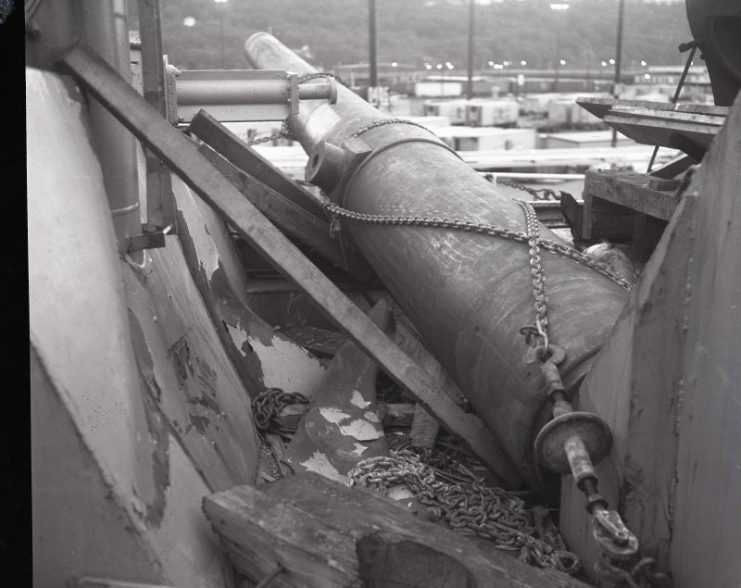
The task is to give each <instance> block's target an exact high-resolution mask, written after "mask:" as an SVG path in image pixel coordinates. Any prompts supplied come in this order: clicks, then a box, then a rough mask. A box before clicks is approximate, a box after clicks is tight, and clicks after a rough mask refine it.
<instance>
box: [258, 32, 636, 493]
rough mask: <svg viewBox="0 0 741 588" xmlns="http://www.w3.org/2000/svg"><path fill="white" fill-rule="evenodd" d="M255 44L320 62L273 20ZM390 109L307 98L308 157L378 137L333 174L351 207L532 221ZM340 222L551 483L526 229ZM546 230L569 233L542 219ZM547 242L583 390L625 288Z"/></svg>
mask: <svg viewBox="0 0 741 588" xmlns="http://www.w3.org/2000/svg"><path fill="white" fill-rule="evenodd" d="M245 53H246V55H247V58H248V60H249V61H250V63H251V64H252V65H253V67H255V68H261V69H284V70H287V71H291V72H295V73H298V74H301V75H303V74H309V73H314V72H315V70H314V68H312V67H311V66H310V65H309V64H308V63H306V62H305V61H303V60H302V59H300V58H299V57H298V56H297V55H295V54H294V53H293V52H291V51H290V50H289V49H287V48H286V47H285V46H284V45H282V44H281V43H280V42H279V41H277V40H276V39H275V38H273V37H272V36H270V35H268V34H265V33H256V34H254V35H252V36H251V37H250V38H249V39H248V40H247V42H246V43H245ZM391 120H393V119H392V118H391V117H389V116H387V115H385V114H383V113H381V112H379V111H378V110H376V109H375V108H373V107H372V106H371V105H370V104H368V103H367V102H366V101H364V100H363V99H361V98H360V97H358V96H356V95H355V94H354V93H353V92H351V91H350V90H349V89H347V88H344V87H341V86H340V87H338V95H337V102H336V104H327V103H326V102H324V101H302V103H301V108H300V111H299V113H298V114H297V115H293V116H291V117H290V119H289V127H290V129H291V131H292V132H293V134H294V135H295V136H296V137H297V138H298V140H299V141H300V142H301V144H302V145H303V147H304V149H305V150H306V152H307V153H308V154H309V155H310V159H309V162H310V163H309V166H310V167H311V166H312V165H316V163H317V160H318V159H321V155H322V154H324V153H326V152H327V151H335V152H337V151H338V150H339V148H341V147H342V146H343V143H344V144H345V145H346V146H347V145H348V144H349V143H347V141H348V139H360V140H362V142H364V143H365V144H366V145H367V148H368V149H369V150H370V152H369V153H368V152H366V154H365V155H364V159H363V160H362V163H361V164H359V165H355V166H350V167H351V171H350V172H348V173H345V174H344V175H345V177H341V178H335V179H334V181H333V182H331V183H334V184H338V185H340V186H342V187H343V190H341V192H342V194H340V195H339V197H341V199H342V201H341V202H339V204H341V205H342V206H343V207H345V208H347V209H351V210H353V211H357V212H360V213H366V214H371V215H394V216H414V217H440V218H447V219H460V220H463V221H469V222H471V223H474V224H487V225H497V226H499V227H503V228H505V229H509V230H511V231H517V232H524V231H525V230H526V222H525V217H524V215H523V209H522V208H521V207H520V206H519V205H518V204H517V203H516V202H515V201H513V200H511V199H510V198H508V197H506V196H504V195H502V194H501V193H499V191H497V189H496V187H495V186H494V185H492V184H491V183H489V182H487V181H486V180H485V179H483V178H482V177H481V176H480V175H478V174H477V173H476V172H475V171H474V170H472V169H471V168H470V167H469V166H468V165H467V164H465V163H464V162H463V161H462V160H461V159H460V158H459V157H458V156H457V155H456V154H455V152H452V151H451V150H450V149H448V148H447V146H445V145H444V144H443V143H442V142H441V141H439V140H437V139H436V137H435V136H434V135H433V134H431V133H430V132H429V131H427V130H426V129H424V128H420V127H419V126H415V125H413V124H396V123H391V124H389V123H388V122H385V123H383V124H379V123H381V122H382V121H391ZM351 142H352V141H351ZM351 142H350V143H351ZM356 143H357V141H356ZM335 148H337V149H335ZM315 156H316V157H315ZM315 171H316V170H315ZM319 176H321V174H317V177H319ZM325 180H326V178H325ZM335 197H336V196H335ZM342 230H343V231H346V232H347V234H349V235H350V236H351V238H352V240H353V242H354V243H355V245H356V246H357V248H358V249H359V250H360V251H361V252H362V254H363V255H364V256H365V257H366V259H367V260H368V261H369V263H370V264H371V265H372V266H373V268H374V269H375V270H376V272H377V274H378V276H379V277H380V278H381V280H382V281H383V283H384V284H385V286H386V287H387V288H388V290H389V292H390V293H391V295H392V296H393V297H394V299H395V300H396V302H397V303H398V304H399V306H400V307H401V308H402V309H403V310H404V312H405V313H406V314H407V315H408V316H409V318H410V319H411V320H412V322H413V323H414V325H415V326H416V328H417V329H418V330H419V332H420V334H421V335H422V337H423V338H424V341H425V344H426V345H427V346H428V347H429V348H430V350H431V351H432V352H433V353H434V354H435V355H436V357H437V358H438V359H439V360H440V362H441V363H442V364H443V365H444V366H445V367H446V368H447V369H448V370H449V372H450V373H451V375H452V376H453V377H454V378H455V379H456V380H457V382H458V384H459V385H460V387H461V389H462V390H463V391H464V393H465V394H466V396H467V398H468V400H469V401H470V403H471V404H472V406H473V407H474V408H475V410H476V412H477V413H478V415H479V416H480V417H481V418H482V419H483V420H484V422H485V423H486V424H487V425H488V427H489V428H490V429H491V430H492V432H493V433H494V435H495V436H496V437H497V439H498V440H499V441H500V442H501V444H502V447H503V448H504V450H505V451H506V452H507V453H508V455H509V456H510V457H511V458H512V461H513V463H514V464H515V465H516V466H517V468H518V469H519V470H520V472H521V473H522V475H523V477H524V478H525V479H526V480H528V482H530V483H531V484H532V485H533V486H536V487H541V488H542V484H541V479H540V477H539V475H538V472H537V468H536V464H535V460H534V459H533V441H534V438H535V435H536V434H537V432H538V430H539V428H540V426H542V424H543V423H544V422H545V421H546V420H547V418H548V417H549V415H550V408H551V407H550V403H549V402H548V393H547V389H546V388H547V387H546V382H545V381H544V378H543V375H542V373H541V371H540V369H539V368H538V365H537V364H528V363H526V362H525V355H526V351H527V349H528V346H527V345H526V342H525V338H524V336H523V334H522V333H521V329H522V328H523V327H524V326H526V325H532V324H534V323H535V318H536V311H535V307H534V297H533V275H532V274H531V265H530V256H529V252H528V245H527V243H526V242H525V243H523V242H516V241H513V240H508V239H504V238H500V237H495V236H488V235H482V234H476V233H475V232H469V231H465V232H464V231H455V230H449V229H446V228H439V227H437V228H435V227H424V226H397V225H385V224H382V225H376V224H367V223H362V222H347V221H342ZM540 237H541V238H542V239H548V240H551V241H555V242H561V240H560V239H559V238H558V237H557V236H556V235H555V234H554V233H552V232H551V231H550V230H548V229H547V228H545V227H544V226H540ZM541 255H542V257H543V269H544V273H545V275H546V277H547V282H546V293H547V299H548V300H547V308H548V319H549V334H550V340H551V342H553V343H554V344H557V345H559V346H560V347H562V348H564V349H565V350H566V360H565V361H564V362H563V363H562V364H561V366H559V367H560V368H561V373H562V376H563V380H564V383H565V385H566V387H567V390H568V391H569V393H571V392H573V391H574V390H575V389H576V388H577V387H578V384H579V382H580V381H581V379H582V378H583V377H584V375H585V374H586V373H587V372H588V371H589V368H590V366H591V364H592V360H593V358H594V356H595V354H596V353H597V352H598V351H599V349H600V346H601V345H602V342H603V341H604V339H605V336H606V335H607V333H608V331H609V330H610V329H611V327H612V326H613V324H614V323H615V321H616V319H617V316H618V314H619V313H620V311H621V309H622V308H623V306H624V304H625V301H626V298H627V294H626V291H625V290H624V289H623V288H622V287H621V286H620V285H618V284H616V283H615V282H614V281H612V280H610V279H609V278H607V277H605V276H603V275H601V274H599V273H597V272H596V271H594V270H593V269H591V268H589V267H586V266H584V265H581V264H579V263H576V262H575V261H574V260H573V259H568V258H566V257H564V256H560V255H556V254H553V253H551V252H547V251H543V252H542V254H541Z"/></svg>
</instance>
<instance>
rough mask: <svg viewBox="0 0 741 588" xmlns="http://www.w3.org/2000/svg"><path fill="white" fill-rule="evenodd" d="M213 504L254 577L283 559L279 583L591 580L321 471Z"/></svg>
mask: <svg viewBox="0 0 741 588" xmlns="http://www.w3.org/2000/svg"><path fill="white" fill-rule="evenodd" d="M203 508H204V511H205V513H206V516H207V517H208V518H209V520H210V521H211V524H212V526H213V528H214V530H215V531H216V532H217V534H218V535H219V536H220V537H221V538H222V542H223V543H224V545H225V547H226V549H227V552H228V554H229V556H230V558H231V560H232V562H233V563H234V564H235V566H236V567H237V569H238V570H239V571H240V572H241V573H242V574H244V575H246V576H247V577H248V578H249V579H250V580H252V581H253V582H257V581H259V580H261V579H262V578H264V577H266V576H267V575H268V574H270V573H271V572H273V571H274V570H276V569H278V568H279V567H281V568H283V569H284V570H285V571H284V572H282V573H281V574H279V575H278V576H277V577H276V580H275V585H276V586H288V585H291V586H307V587H322V588H324V587H332V586H360V585H362V586H400V585H403V586H413V587H417V588H423V587H424V588H428V587H429V588H443V587H447V586H456V587H461V588H462V587H464V586H492V587H505V586H506V587H512V586H516V587H520V588H525V587H532V588H535V587H540V586H553V587H556V588H565V587H567V586H569V587H578V586H583V584H582V583H581V582H579V581H578V580H575V579H574V578H571V577H569V576H567V575H565V574H561V573H559V572H555V571H551V570H544V569H539V568H535V567H531V566H528V565H526V564H524V563H522V562H520V561H518V560H517V559H515V558H513V557H511V556H510V555H508V554H506V553H503V552H502V551H499V550H497V549H496V548H494V546H493V545H491V544H488V543H485V542H483V541H476V540H473V539H471V538H468V537H465V536H462V535H461V534H458V533H454V532H453V531H450V530H448V529H446V528H444V527H442V526H440V525H437V524H434V523H430V522H427V521H423V520H421V519H420V518H417V517H415V516H414V515H412V514H411V513H410V512H408V511H407V510H405V509H404V508H402V507H400V506H399V505H397V504H394V503H393V502H392V501H390V500H389V499H387V498H384V497H381V496H379V495H377V494H374V493H372V492H370V491H367V490H364V489H356V488H348V487H346V486H344V485H341V484H338V483H336V482H333V481H331V480H327V479H325V478H322V477H321V476H318V475H316V474H299V475H296V476H291V477H289V478H285V479H282V480H279V481H277V482H275V483H273V484H268V485H263V486H261V487H260V489H257V488H254V487H251V486H239V487H236V488H233V489H231V490H228V491H226V492H220V493H218V494H212V495H211V496H207V497H206V498H205V499H204V501H203ZM278 581H279V582H278ZM272 585H273V584H271V586H272Z"/></svg>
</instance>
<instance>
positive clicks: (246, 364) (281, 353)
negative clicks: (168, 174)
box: [172, 177, 324, 398]
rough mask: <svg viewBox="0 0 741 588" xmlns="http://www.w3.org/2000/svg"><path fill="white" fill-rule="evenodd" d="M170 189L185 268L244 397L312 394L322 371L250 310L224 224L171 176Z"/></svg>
mask: <svg viewBox="0 0 741 588" xmlns="http://www.w3.org/2000/svg"><path fill="white" fill-rule="evenodd" d="M172 185H173V189H174V193H175V199H176V204H177V214H178V224H179V226H180V234H179V241H180V243H182V247H183V253H184V256H185V260H186V261H187V267H188V268H189V269H190V274H191V275H192V277H193V280H194V281H195V284H196V286H197V288H198V291H199V293H200V295H201V298H202V299H203V301H204V303H205V305H206V308H207V309H208V312H209V314H210V316H211V320H212V321H213V324H214V325H219V326H221V327H223V328H217V329H216V332H217V333H218V336H219V339H220V340H221V344H222V345H223V347H224V349H225V351H226V352H227V354H228V355H229V357H230V359H231V360H232V364H233V365H234V367H235V368H236V370H237V372H238V373H239V375H240V378H241V380H242V383H243V384H244V386H245V389H246V391H247V393H248V394H249V395H250V396H251V397H253V398H254V397H255V396H256V395H257V394H258V393H259V392H261V391H262V390H264V389H265V388H280V389H282V390H285V391H286V392H300V393H302V394H304V395H306V396H308V397H311V396H313V395H314V392H315V391H316V389H317V387H318V385H319V383H320V382H321V380H322V378H323V376H324V367H323V366H322V365H321V363H320V362H319V361H318V360H317V359H316V358H314V357H312V356H311V355H310V354H309V353H308V352H307V351H306V350H305V349H302V348H301V347H300V346H298V345H296V344H295V343H294V342H293V341H291V340H290V339H289V338H288V337H286V336H285V335H284V334H283V333H281V332H280V331H276V330H275V329H273V327H272V326H271V325H269V324H267V323H266V322H265V321H264V320H263V319H262V318H261V317H260V316H258V315H257V314H256V313H255V312H254V311H253V310H252V308H251V306H250V304H249V302H248V300H247V294H246V290H247V283H246V280H245V278H244V274H243V270H242V266H241V264H240V262H239V257H238V255H237V252H236V250H235V247H234V242H233V240H232V238H231V236H230V235H229V232H228V230H227V227H226V225H225V223H224V221H223V220H222V219H221V218H220V217H219V216H218V214H216V212H215V211H214V210H213V209H212V208H211V207H209V206H208V205H207V204H206V203H204V202H203V201H202V200H201V199H200V198H198V197H197V196H196V195H195V194H194V193H193V192H191V190H190V188H188V186H186V185H185V184H184V183H183V181H182V180H180V179H179V178H177V177H173V178H172Z"/></svg>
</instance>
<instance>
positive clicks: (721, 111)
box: [576, 98, 728, 118]
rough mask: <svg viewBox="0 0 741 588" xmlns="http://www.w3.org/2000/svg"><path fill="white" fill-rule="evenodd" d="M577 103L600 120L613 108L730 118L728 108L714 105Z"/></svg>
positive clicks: (596, 100) (608, 100)
mask: <svg viewBox="0 0 741 588" xmlns="http://www.w3.org/2000/svg"><path fill="white" fill-rule="evenodd" d="M576 103H577V104H578V105H579V106H581V107H582V108H584V109H585V110H587V111H588V112H590V113H591V114H593V115H594V116H596V117H598V118H604V116H605V115H606V114H607V113H608V112H609V111H610V110H611V109H612V108H645V109H651V110H654V111H669V112H682V113H690V114H704V115H707V116H720V117H726V116H728V107H727V106H714V105H712V104H681V103H678V104H671V103H669V102H649V101H648V100H616V99H615V98H577V99H576Z"/></svg>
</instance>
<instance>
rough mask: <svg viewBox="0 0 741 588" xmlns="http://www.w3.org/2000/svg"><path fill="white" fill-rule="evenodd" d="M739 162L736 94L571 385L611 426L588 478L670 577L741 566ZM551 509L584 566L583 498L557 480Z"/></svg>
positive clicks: (705, 581)
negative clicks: (595, 476) (610, 326)
mask: <svg viewBox="0 0 741 588" xmlns="http://www.w3.org/2000/svg"><path fill="white" fill-rule="evenodd" d="M739 169H741V101H739V100H738V99H737V100H736V103H735V105H734V106H733V109H732V111H731V114H730V115H729V120H728V123H727V125H726V127H725V128H724V129H723V130H722V131H721V133H720V135H719V137H718V139H717V141H716V142H715V143H714V144H713V145H712V146H711V148H710V150H709V151H708V153H707V155H706V157H705V159H704V161H703V164H702V166H701V167H700V168H699V170H698V171H697V172H696V174H695V175H694V177H693V178H692V180H691V183H690V185H689V187H688V189H687V192H686V193H685V195H684V196H683V198H682V202H681V204H680V206H679V208H678V210H677V212H676V214H675V215H674V217H673V218H672V220H671V221H670V223H669V225H668V227H667V229H666V230H665V232H664V235H663V237H662V239H661V241H660V242H659V245H658V247H657V249H656V251H655V252H654V254H653V256H652V257H651V259H650V260H649V261H648V263H647V264H646V266H645V269H644V270H643V274H642V276H641V280H640V281H639V283H638V284H637V285H636V287H635V288H634V290H633V294H632V297H631V300H630V301H629V303H628V306H627V308H626V311H625V312H624V313H623V315H622V316H621V318H620V320H619V321H618V323H617V324H616V326H615V329H614V330H613V334H612V336H611V337H610V339H609V340H608V341H607V343H606V345H605V346H604V347H603V348H602V351H601V352H600V355H599V356H598V357H597V359H596V361H595V364H594V367H593V368H592V370H591V372H590V373H589V375H588V376H587V377H586V379H585V382H584V385H583V386H582V387H581V390H580V393H579V399H580V401H579V402H580V407H581V408H584V409H587V410H594V411H595V412H597V413H598V414H600V415H601V416H602V417H603V418H604V419H605V420H606V422H607V423H608V424H609V425H610V427H611V429H612V432H613V439H614V443H613V450H612V453H611V455H610V456H609V457H608V458H607V459H606V460H605V462H603V464H601V465H600V466H599V468H598V470H599V473H600V475H601V477H602V480H601V483H600V489H601V490H602V492H603V493H604V494H605V495H606V496H608V498H610V499H611V500H613V504H618V501H617V499H618V498H619V499H620V500H619V504H620V505H621V506H622V511H623V515H624V518H625V521H626V523H627V525H628V527H629V528H631V529H632V530H633V531H634V532H635V533H636V535H637V536H638V539H639V541H640V543H641V546H642V550H643V552H644V553H646V554H647V555H649V556H652V557H655V558H657V559H658V561H659V564H660V565H661V566H662V567H664V566H667V565H668V566H669V570H670V571H671V574H672V576H673V581H674V584H673V585H674V586H676V587H677V588H689V587H694V586H735V585H737V584H738V579H739V577H741V559H740V558H739V557H738V554H739V553H741V526H739V525H738V524H737V521H738V520H739V518H740V517H741V468H740V467H739V451H738V449H739V447H741V388H739V386H738V382H739V381H741V362H739V354H738V342H739V341H741V313H739V311H738V301H739V299H741V273H740V272H738V271H735V268H736V266H737V265H738V263H737V262H738V252H739V251H740V250H741V206H739V200H738V195H739V194H740V193H741V178H740V177H739V174H738V170H739ZM561 512H562V516H561V530H562V532H563V533H564V535H565V538H566V541H567V543H569V545H570V546H571V547H572V548H573V549H574V550H575V551H576V552H577V553H579V554H580V555H582V556H584V557H585V558H586V560H587V561H585V569H586V570H589V568H590V566H589V564H590V558H591V559H592V560H593V558H594V552H593V550H592V547H591V546H590V541H589V534H590V533H589V524H588V522H587V519H586V516H585V515H584V512H583V497H582V496H581V495H580V493H579V491H578V490H577V489H576V488H575V487H574V484H573V481H571V480H570V479H568V478H565V479H564V484H563V491H562V511H561ZM589 552H591V554H592V555H591V556H587V554H588V553H589Z"/></svg>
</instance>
